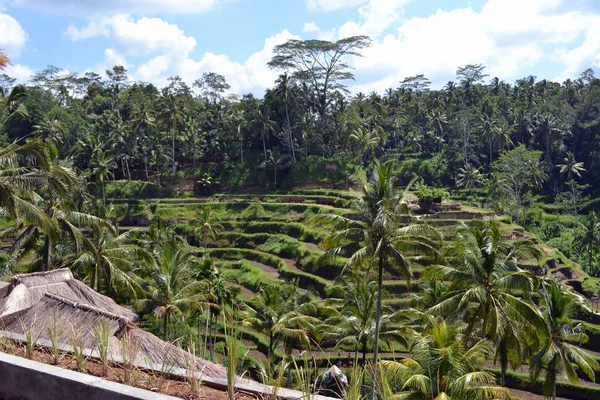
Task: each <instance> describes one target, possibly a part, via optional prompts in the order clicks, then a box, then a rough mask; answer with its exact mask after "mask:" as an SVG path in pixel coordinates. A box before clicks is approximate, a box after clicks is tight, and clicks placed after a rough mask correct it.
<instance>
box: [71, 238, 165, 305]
mask: <svg viewBox="0 0 600 400" xmlns="http://www.w3.org/2000/svg"><path fill="white" fill-rule="evenodd" d="M137 234H138V231H136V230H135V229H131V230H128V231H126V232H123V233H121V234H119V232H118V230H117V228H115V227H113V226H108V227H102V228H101V229H94V231H93V234H92V235H90V237H88V238H86V240H87V242H88V243H87V244H88V245H87V246H85V247H86V248H85V250H84V251H82V252H79V253H76V254H75V256H74V257H73V259H72V260H71V261H70V266H71V268H72V269H74V270H75V271H76V272H79V273H80V274H81V275H83V276H85V277H86V278H87V280H88V281H89V282H90V283H91V286H92V287H93V288H94V290H98V289H99V287H103V288H104V290H105V293H107V294H108V295H113V294H114V293H115V292H116V288H118V287H121V288H123V289H124V291H125V292H126V293H127V294H128V295H131V294H134V295H136V294H138V293H140V291H141V287H140V286H139V283H138V281H139V278H138V275H137V272H139V271H141V270H142V267H143V266H148V265H151V264H152V263H153V261H154V260H153V259H152V255H151V254H150V252H148V251H147V250H145V249H144V248H142V247H140V246H139V245H138V244H137V243H136V236H137ZM101 280H102V282H103V284H102V285H101V283H100V282H101Z"/></svg>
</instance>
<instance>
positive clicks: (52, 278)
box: [0, 268, 136, 320]
mask: <svg viewBox="0 0 600 400" xmlns="http://www.w3.org/2000/svg"><path fill="white" fill-rule="evenodd" d="M46 293H52V294H56V295H59V296H61V297H64V298H67V299H70V300H73V301H75V302H77V303H82V304H88V305H91V306H93V307H96V308H98V309H100V310H104V311H106V312H110V313H114V314H117V315H121V316H124V317H126V318H128V319H130V320H135V319H136V315H135V313H133V312H132V311H131V310H129V309H127V308H125V307H121V306H120V305H118V304H117V303H115V302H114V300H113V299H111V298H110V297H106V296H103V295H101V294H100V293H98V292H96V291H94V290H92V289H91V288H90V287H89V286H87V285H85V284H84V283H82V282H80V281H78V280H77V279H75V278H73V274H72V273H71V270H69V269H68V268H63V269H57V270H54V271H48V272H34V273H31V274H21V275H15V276H13V278H12V280H11V283H10V285H9V286H7V287H3V288H0V318H1V317H4V316H6V315H9V314H13V313H15V312H18V311H21V310H24V309H27V308H29V307H32V306H34V305H35V304H37V302H39V301H40V300H41V299H42V298H43V297H44V294H46Z"/></svg>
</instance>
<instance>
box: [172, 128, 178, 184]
mask: <svg viewBox="0 0 600 400" xmlns="http://www.w3.org/2000/svg"><path fill="white" fill-rule="evenodd" d="M171 137H172V140H173V144H172V146H173V149H172V154H173V173H175V172H177V163H176V162H175V121H173V134H172V135H171Z"/></svg>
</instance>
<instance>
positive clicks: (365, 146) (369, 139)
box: [350, 128, 379, 163]
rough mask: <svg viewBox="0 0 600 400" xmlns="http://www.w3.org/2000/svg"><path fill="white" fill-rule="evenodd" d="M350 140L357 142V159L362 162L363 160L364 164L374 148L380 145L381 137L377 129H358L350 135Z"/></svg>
mask: <svg viewBox="0 0 600 400" xmlns="http://www.w3.org/2000/svg"><path fill="white" fill-rule="evenodd" d="M350 139H351V140H352V141H354V142H356V145H357V147H358V154H357V157H356V159H357V160H358V161H360V159H361V158H362V161H363V163H364V162H366V161H367V156H368V155H369V153H370V152H371V151H372V150H373V148H374V147H375V146H377V145H378V144H379V136H378V135H377V131H376V130H375V129H373V130H367V129H365V128H357V129H355V130H354V132H352V133H351V134H350Z"/></svg>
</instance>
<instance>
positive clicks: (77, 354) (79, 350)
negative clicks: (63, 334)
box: [70, 327, 86, 372]
mask: <svg viewBox="0 0 600 400" xmlns="http://www.w3.org/2000/svg"><path fill="white" fill-rule="evenodd" d="M70 341H71V347H72V348H73V358H75V364H76V368H77V371H79V372H83V371H84V370H85V360H86V356H85V343H84V342H83V340H82V338H81V336H80V334H79V332H78V331H77V330H76V329H74V328H73V327H71V337H70Z"/></svg>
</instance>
